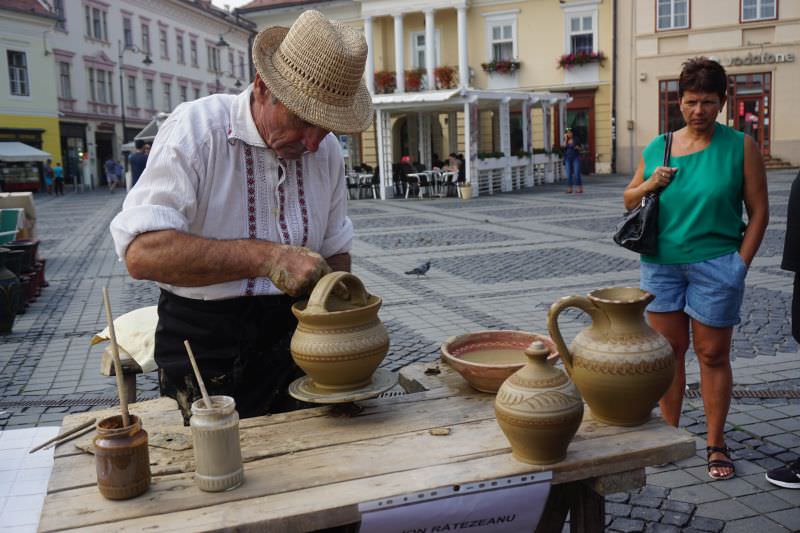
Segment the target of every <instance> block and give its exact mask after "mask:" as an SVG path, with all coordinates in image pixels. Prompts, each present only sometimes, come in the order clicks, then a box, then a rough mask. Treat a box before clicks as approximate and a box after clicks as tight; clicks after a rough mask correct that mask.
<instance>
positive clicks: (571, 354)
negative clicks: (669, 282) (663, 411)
mask: <svg viewBox="0 0 800 533" xmlns="http://www.w3.org/2000/svg"><path fill="white" fill-rule="evenodd" d="M653 298H655V296H653V295H652V294H650V293H648V292H645V291H643V290H641V289H639V288H636V287H612V288H606V289H598V290H596V291H592V292H591V293H589V295H588V297H587V296H568V297H566V298H562V299H560V300H558V301H556V302H555V303H554V304H553V305H552V306H551V307H550V312H549V313H548V316H547V327H548V329H549V330H550V336H551V337H552V339H553V341H554V342H555V343H556V346H557V347H558V353H559V354H560V355H561V359H562V360H563V361H564V367H565V368H566V369H567V372H569V375H570V377H571V378H572V380H573V381H574V382H575V385H576V386H577V387H578V390H580V391H581V395H582V396H583V398H584V400H586V404H587V405H588V406H589V409H590V410H591V412H592V415H593V416H594V417H595V418H596V419H598V420H600V421H602V422H605V423H607V424H612V425H617V426H637V425H639V424H644V423H645V422H647V420H649V419H650V413H651V411H652V410H653V407H655V405H656V403H658V400H659V399H660V398H661V396H663V395H664V393H665V392H666V391H667V389H668V388H669V386H670V383H672V379H673V377H674V375H675V358H674V356H673V352H672V347H671V346H670V344H669V342H668V341H667V339H665V338H664V337H663V336H662V335H661V334H660V333H658V332H657V331H655V330H654V329H652V328H651V327H650V326H649V325H647V323H646V322H645V320H644V311H645V307H647V304H649V303H650V302H651V301H652V300H653ZM568 307H577V308H579V309H581V310H583V311H585V312H586V313H588V314H589V316H590V317H591V318H592V324H591V325H590V326H588V327H586V328H584V329H583V330H582V331H581V332H580V333H578V335H577V336H576V337H575V340H573V341H572V344H571V345H570V347H569V349H567V346H566V344H565V343H564V338H563V337H562V336H561V331H560V330H559V328H558V315H559V314H561V312H562V311H563V310H564V309H567V308H568Z"/></svg>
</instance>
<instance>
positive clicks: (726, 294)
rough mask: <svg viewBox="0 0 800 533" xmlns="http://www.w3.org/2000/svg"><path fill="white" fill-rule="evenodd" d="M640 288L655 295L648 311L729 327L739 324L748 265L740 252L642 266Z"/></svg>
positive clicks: (712, 325)
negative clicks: (699, 259)
mask: <svg viewBox="0 0 800 533" xmlns="http://www.w3.org/2000/svg"><path fill="white" fill-rule="evenodd" d="M640 273H641V281H640V286H641V288H642V289H643V290H645V291H647V292H649V293H651V294H653V295H655V299H654V300H653V301H652V302H650V305H648V306H647V310H648V311H652V312H656V313H667V312H672V311H683V312H685V313H686V314H687V315H689V316H690V317H692V318H693V319H695V320H697V321H698V322H700V323H702V324H705V325H706V326H711V327H714V328H727V327H731V326H735V325H736V324H738V323H739V322H740V318H739V308H740V307H741V306H742V297H743V296H744V278H745V276H746V275H747V265H745V263H744V260H743V259H742V256H740V255H739V252H738V251H733V252H731V253H729V254H725V255H722V256H720V257H715V258H713V259H708V260H706V261H700V262H698V263H683V264H676V265H659V264H656V263H645V262H642V263H641V268H640Z"/></svg>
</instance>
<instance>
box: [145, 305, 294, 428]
mask: <svg viewBox="0 0 800 533" xmlns="http://www.w3.org/2000/svg"><path fill="white" fill-rule="evenodd" d="M295 301H296V300H295V299H293V298H291V297H289V296H283V295H281V296H242V297H239V298H231V299H228V300H195V299H193V298H184V297H181V296H177V295H175V294H172V293H171V292H169V291H166V290H162V291H161V297H160V298H159V301H158V326H157V327H156V336H155V360H156V363H157V364H158V368H159V386H160V390H161V394H162V395H164V396H170V397H172V398H175V400H177V402H178V405H179V407H180V409H181V412H182V413H183V416H184V421H187V422H188V419H189V416H190V413H191V411H190V407H191V404H192V402H193V401H195V400H197V399H199V398H200V397H201V395H200V391H199V388H198V387H197V385H196V381H195V378H194V374H193V372H192V368H191V364H190V363H189V357H188V355H187V354H186V348H185V347H184V345H183V341H184V340H188V341H189V343H190V344H191V346H192V351H193V352H194V355H195V357H196V359H197V366H198V367H199V368H200V372H201V374H202V376H203V381H204V382H205V385H206V388H207V389H208V393H209V394H210V395H215V394H223V395H226V396H232V397H233V398H234V399H235V400H236V410H237V411H238V412H239V415H240V416H241V417H242V418H247V417H252V416H260V415H264V414H267V413H277V412H283V411H291V410H293V409H299V408H301V407H306V406H307V405H306V404H303V403H302V402H298V401H296V400H294V399H292V398H291V397H290V396H289V395H288V393H287V387H288V386H289V384H290V383H291V382H292V381H293V380H294V379H296V378H297V377H300V376H302V375H303V373H302V371H301V370H300V369H299V368H298V367H297V366H296V365H295V364H294V361H292V357H291V354H290V352H289V343H290V341H291V339H292V334H293V333H294V330H295V327H296V326H297V319H295V317H294V315H292V312H291V306H292V304H293V303H294V302H295Z"/></svg>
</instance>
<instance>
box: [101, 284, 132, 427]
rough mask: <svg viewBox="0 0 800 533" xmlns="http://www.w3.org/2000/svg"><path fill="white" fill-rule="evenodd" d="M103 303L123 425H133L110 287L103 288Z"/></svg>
mask: <svg viewBox="0 0 800 533" xmlns="http://www.w3.org/2000/svg"><path fill="white" fill-rule="evenodd" d="M103 303H104V304H105V306H106V318H107V319H108V334H109V336H110V337H111V355H112V356H113V357H114V374H115V375H116V378H117V393H118V394H119V406H120V409H122V425H123V426H124V427H128V426H130V425H131V422H130V415H129V414H128V396H127V394H125V383H124V382H123V376H122V363H121V362H120V360H119V346H117V333H116V331H114V317H113V316H112V315H111V300H109V299H108V287H103Z"/></svg>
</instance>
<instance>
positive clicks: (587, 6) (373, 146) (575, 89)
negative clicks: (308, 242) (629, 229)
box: [238, 0, 613, 172]
mask: <svg viewBox="0 0 800 533" xmlns="http://www.w3.org/2000/svg"><path fill="white" fill-rule="evenodd" d="M612 6H613V2H612V0H569V1H563V2H556V1H555V0H525V1H509V0H426V1H420V0H407V1H399V0H335V1H306V2H303V1H298V0H254V1H253V2H251V3H250V4H247V5H245V6H243V8H241V9H239V10H238V11H239V13H241V14H242V15H244V16H245V17H247V18H249V19H250V20H252V21H254V22H255V23H256V25H257V26H258V28H259V29H262V28H264V27H267V26H273V25H284V26H289V25H291V24H292V22H293V21H294V20H295V19H296V18H297V16H298V15H299V14H300V13H301V12H302V11H303V10H305V9H311V8H313V9H318V10H320V11H322V12H323V13H324V14H325V15H326V16H328V17H330V18H332V19H335V20H340V21H343V22H346V23H348V24H352V25H354V26H357V27H361V28H363V30H364V33H365V37H366V39H367V43H368V44H369V46H370V56H369V58H368V60H367V73H366V80H367V84H368V85H369V86H370V89H371V90H372V92H373V94H374V95H375V96H376V100H375V101H376V105H377V104H379V107H383V108H384V109H385V110H386V111H387V112H388V111H389V110H390V108H391V105H392V104H391V102H392V101H393V100H392V99H391V98H387V97H386V95H387V94H393V95H402V94H406V93H415V92H419V93H420V95H421V96H420V101H425V102H427V103H426V109H430V108H431V106H430V105H428V104H429V103H430V102H431V101H433V100H434V99H435V97H434V96H432V95H433V93H437V92H441V91H444V90H447V89H448V88H450V89H468V90H474V91H481V92H482V91H485V92H491V93H508V94H511V93H517V92H523V93H530V94H531V95H540V96H532V97H531V100H530V102H529V104H530V105H526V104H525V103H524V102H523V103H522V104H519V103H517V104H515V103H514V102H519V101H518V100H515V98H516V97H512V98H510V99H507V100H506V103H505V105H507V106H508V105H510V109H509V113H510V114H509V116H508V118H506V117H505V114H504V111H503V107H502V106H503V99H502V98H499V99H498V100H497V102H495V103H494V104H492V103H490V101H491V100H492V98H491V97H487V98H486V99H485V102H486V104H485V105H483V104H482V105H481V106H480V110H479V119H478V122H479V128H478V129H479V131H480V135H479V137H480V138H479V140H478V145H479V146H478V152H479V157H485V156H486V154H487V153H497V152H504V153H507V155H509V156H510V155H512V154H515V153H520V151H522V152H523V153H524V152H525V151H526V150H525V149H524V148H525V146H526V142H527V146H528V147H530V148H532V150H530V151H533V152H538V151H548V152H549V150H550V149H551V147H552V146H554V145H555V146H558V145H559V144H560V139H561V138H562V134H563V130H564V128H565V127H571V128H572V129H573V130H574V131H575V133H576V137H577V138H578V139H579V141H581V142H582V144H583V145H584V147H585V149H584V152H585V154H584V161H583V167H584V171H585V172H595V171H596V172H610V171H611V161H612V155H611V149H612V142H611V100H612V86H611V78H612V76H611V73H612V68H613V57H612V55H613V54H612V50H611V49H612V42H613V41H612V34H611V30H612ZM600 53H601V54H600ZM570 54H577V57H576V55H572V56H570ZM562 56H565V59H564V62H565V63H571V64H569V65H566V66H568V67H569V68H563V67H560V66H559V60H560V59H561V58H562ZM548 92H552V93H558V94H559V95H561V94H566V95H568V96H569V97H571V98H562V99H561V100H560V102H561V104H562V105H559V99H558V97H553V98H551V97H549V96H547V93H548ZM424 93H430V94H431V96H430V97H426V96H424ZM462 97H465V98H467V99H469V98H470V97H474V98H475V99H480V98H483V97H482V96H479V95H477V94H472V95H471V96H470V95H467V96H464V94H462ZM441 98H442V101H444V100H446V98H445V97H444V96H442V97H441ZM398 101H399V100H398ZM567 101H568V103H567ZM509 102H510V104H509ZM564 104H566V105H564ZM454 105H461V103H460V101H459V102H457V103H456V104H454ZM411 107H412V108H413V106H411ZM523 112H525V113H528V114H529V115H528V116H527V117H523V116H522V114H523ZM464 116H465V113H463V112H458V113H455V112H453V111H452V110H450V111H449V112H448V111H447V110H446V109H444V107H443V112H442V113H441V114H439V115H438V116H437V117H435V118H434V119H433V123H432V125H431V126H430V128H429V129H428V128H427V127H421V126H420V125H419V124H418V121H417V119H416V118H414V117H412V116H408V114H406V116H401V115H400V114H397V113H394V114H393V115H392V118H391V122H392V123H391V129H392V135H391V139H392V141H391V142H392V144H393V146H391V147H390V152H391V153H392V154H393V160H394V162H396V160H399V158H400V156H401V155H406V154H407V155H411V156H412V157H414V158H418V159H423V160H424V159H425V156H426V152H427V150H417V140H418V139H417V138H416V137H418V136H421V135H424V134H429V135H430V136H431V141H432V146H431V147H430V151H431V152H433V153H437V154H439V155H440V156H442V155H446V154H447V153H449V152H451V151H458V152H464V151H465V149H467V148H468V147H466V146H464V142H463V139H464V137H465V135H464V128H465V120H464ZM425 120H427V119H425ZM527 124H530V126H527V127H528V128H529V129H530V131H529V132H526V131H524V130H525V129H526V125H527ZM506 126H508V127H507V128H506ZM505 130H508V131H509V134H508V136H509V138H508V139H507V140H506V139H504V134H503V133H502V131H505ZM377 141H378V139H377V138H376V135H375V132H374V129H371V130H368V131H367V132H365V133H364V134H363V135H362V136H360V138H357V139H354V143H355V144H356V145H357V146H358V156H357V159H362V160H363V161H365V162H368V163H371V164H375V163H376V162H377V159H378V150H377V144H378V142H377ZM531 143H532V146H531ZM508 152H510V153H508ZM481 154H482V155H481ZM551 162H552V161H551ZM553 168H555V167H553Z"/></svg>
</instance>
